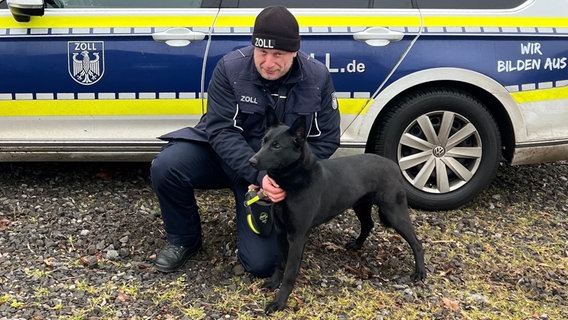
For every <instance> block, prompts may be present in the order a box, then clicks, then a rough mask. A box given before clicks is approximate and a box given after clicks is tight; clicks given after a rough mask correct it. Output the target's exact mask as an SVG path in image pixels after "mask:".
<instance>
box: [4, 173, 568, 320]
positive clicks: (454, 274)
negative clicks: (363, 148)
mask: <svg viewBox="0 0 568 320" xmlns="http://www.w3.org/2000/svg"><path fill="white" fill-rule="evenodd" d="M567 194H568V163H567V162H559V163H555V164H544V165H531V166H521V167H509V166H504V167H503V168H501V170H500V172H499V175H498V177H497V179H496V180H495V182H494V183H493V184H492V185H491V186H490V187H489V188H488V189H487V190H486V191H485V192H484V193H483V194H482V195H480V196H479V197H477V198H476V199H475V200H474V201H472V202H471V203H470V204H468V205H467V206H464V207H462V208H460V209H458V210H452V211H447V212H426V211H418V210H411V214H412V217H413V219H414V223H415V225H416V229H417V233H418V235H419V238H421V239H422V241H423V244H424V248H425V250H426V262H427V269H428V271H429V275H428V279H427V280H426V281H425V282H424V283H420V284H412V283H411V282H410V280H409V275H410V273H411V271H412V269H413V263H414V262H413V259H412V254H411V252H410V249H409V248H408V246H407V245H406V243H405V242H403V240H401V239H400V237H399V236H398V235H396V234H395V233H394V232H392V231H389V230H385V229H384V228H382V227H379V226H377V227H376V228H375V231H374V232H373V234H372V236H371V237H369V240H368V242H367V243H366V244H365V247H364V248H363V249H362V250H360V251H358V252H349V251H345V250H344V249H343V244H344V243H345V242H347V241H348V240H349V238H350V237H353V236H355V235H356V234H357V230H358V227H357V224H356V220H355V218H354V217H353V215H351V214H345V215H342V216H341V217H340V218H338V219H336V220H334V221H333V222H330V223H328V224H326V225H324V226H321V227H319V228H317V229H316V230H315V232H314V234H312V237H311V240H310V242H309V244H308V246H307V248H306V253H305V256H304V264H303V268H302V270H301V274H300V277H299V279H298V283H297V285H296V288H295V291H294V293H293V294H292V296H291V298H290V301H289V303H288V309H287V310H285V311H283V312H280V313H277V314H276V315H275V317H274V318H285V319H403V318H405V319H504V318H506V319H507V318H508V319H565V318H566V316H568V302H567V301H568V289H567V283H566V282H567V280H568V231H567V225H568V224H567V220H568V219H567V217H568V197H567ZM198 201H199V204H200V208H201V210H202V217H203V225H204V228H203V229H204V234H205V239H204V248H203V249H202V250H201V251H200V253H199V254H197V255H196V256H195V257H194V258H192V260H191V261H190V262H189V263H188V264H187V265H186V266H185V267H184V268H183V270H181V271H180V272H176V273H172V274H161V273H159V272H157V271H156V270H155V269H154V267H153V259H154V258H155V253H156V251H157V250H158V249H159V248H161V247H162V246H163V245H164V244H165V236H164V234H163V231H162V227H161V224H162V222H161V218H160V216H159V210H158V207H157V201H156V198H155V196H154V194H153V192H152V190H151V188H150V184H149V178H148V164H132V163H129V164H112V163H53V164H50V163H48V164H45V163H42V164H39V163H18V164H11V163H0V319H256V318H261V317H263V313H262V309H263V307H264V305H265V304H266V303H267V302H268V301H269V300H270V299H271V297H272V294H271V293H269V292H266V291H264V290H261V289H259V287H260V284H261V283H262V280H259V279H255V278H253V277H251V276H250V275H248V274H246V273H244V272H243V271H242V268H241V267H240V266H239V265H238V264H237V263H236V261H235V260H236V258H235V248H236V239H235V235H234V233H233V230H234V221H233V210H232V209H231V208H232V207H233V205H234V204H233V203H232V201H231V197H230V196H229V193H228V192H227V191H226V190H219V191H207V192H201V193H199V194H198Z"/></svg>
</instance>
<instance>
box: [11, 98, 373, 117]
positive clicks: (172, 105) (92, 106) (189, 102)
mask: <svg viewBox="0 0 568 320" xmlns="http://www.w3.org/2000/svg"><path fill="white" fill-rule="evenodd" d="M8 95H10V94H0V117H2V116H12V117H16V116H116V115H201V114H202V110H203V109H205V108H206V107H205V106H206V105H207V101H206V100H205V101H203V102H202V100H201V99H96V100H80V99H72V97H69V96H68V97H67V98H68V99H62V100H54V99H53V96H52V95H51V94H42V95H40V98H38V97H37V95H36V99H35V100H32V95H31V94H22V95H21V96H18V97H19V98H22V99H18V100H12V99H11V98H8V97H6V96H8ZM38 95H39V94H38ZM50 95H51V96H50ZM71 95H72V94H71ZM58 97H59V95H58ZM40 100H41V101H40ZM338 100H339V109H340V110H341V113H343V114H357V113H359V111H360V110H361V109H362V108H363V107H364V106H365V104H366V103H367V99H338ZM202 103H203V106H204V107H203V108H202Z"/></svg>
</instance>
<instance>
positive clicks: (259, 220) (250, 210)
mask: <svg viewBox="0 0 568 320" xmlns="http://www.w3.org/2000/svg"><path fill="white" fill-rule="evenodd" d="M244 206H245V208H246V211H247V223H248V226H249V228H250V229H251V230H252V232H254V233H255V234H257V235H259V236H262V237H268V236H269V235H270V234H271V233H272V228H273V225H274V223H273V221H272V212H271V210H270V209H271V207H272V202H268V201H264V200H260V196H259V195H258V193H257V192H256V191H255V190H249V191H248V192H247V193H246V195H245V203H244Z"/></svg>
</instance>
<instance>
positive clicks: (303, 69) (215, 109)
mask: <svg viewBox="0 0 568 320" xmlns="http://www.w3.org/2000/svg"><path fill="white" fill-rule="evenodd" d="M279 87H284V88H285V90H284V92H285V96H286V98H285V100H284V103H285V108H284V115H283V119H280V120H281V121H282V122H284V123H285V124H287V125H291V124H292V123H293V121H294V120H295V119H296V118H297V117H298V116H299V115H307V116H308V117H307V118H308V120H307V121H309V123H308V128H310V130H309V134H308V143H309V145H310V147H311V149H312V151H313V152H314V153H315V154H316V156H317V157H318V158H320V159H324V158H329V157H330V156H331V155H332V154H333V153H334V152H335V150H336V149H337V148H338V146H339V135H340V128H339V121H340V119H339V111H338V108H337V100H336V98H335V89H334V87H333V83H332V80H331V76H330V74H329V72H328V70H327V68H326V67H325V66H324V65H323V64H322V63H321V62H319V61H317V60H315V59H313V58H312V57H310V56H308V55H306V54H304V53H301V52H298V55H297V57H296V58H295V61H294V65H293V67H292V68H291V70H290V72H289V74H288V75H287V76H285V77H284V79H283V80H282V83H281V84H280V85H279ZM280 92H281V93H282V91H280ZM207 97H208V100H207V113H206V114H205V115H204V116H203V117H202V118H201V120H200V122H199V123H198V124H197V125H196V126H195V127H193V128H183V129H181V130H178V131H174V132H172V133H169V134H166V135H164V136H162V137H160V138H161V139H164V140H172V139H182V140H191V141H201V142H208V143H209V144H210V145H211V146H212V147H213V149H214V150H215V151H216V152H217V154H218V155H219V156H220V157H221V159H223V160H224V161H225V163H227V164H228V165H229V166H230V167H231V168H232V169H233V170H234V171H236V172H237V173H238V174H239V175H240V176H242V177H243V178H245V179H246V180H247V181H248V182H250V183H254V184H257V185H260V182H261V181H260V180H261V179H262V177H263V176H264V174H265V173H259V172H258V171H257V170H256V169H254V168H253V167H251V166H250V164H249V163H248V160H249V159H250V158H251V157H252V156H253V155H254V153H255V152H256V151H258V150H259V149H260V144H261V140H262V137H263V135H264V132H265V130H266V129H265V123H264V121H265V118H264V112H265V109H266V108H269V107H273V106H274V103H275V101H276V100H277V97H275V96H274V95H272V94H271V92H270V90H269V89H268V88H267V81H266V80H264V79H262V77H261V76H260V74H259V73H258V72H257V71H256V67H255V65H254V61H253V47H252V46H251V47H246V48H243V49H239V50H236V51H233V52H231V53H228V54H227V55H225V56H224V57H223V58H222V59H221V60H220V61H219V62H218V64H217V66H216V68H215V70H214V72H213V76H212V79H211V82H210V83H209V87H208V90H207Z"/></svg>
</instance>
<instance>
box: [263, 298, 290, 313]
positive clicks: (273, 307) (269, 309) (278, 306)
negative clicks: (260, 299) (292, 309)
mask: <svg viewBox="0 0 568 320" xmlns="http://www.w3.org/2000/svg"><path fill="white" fill-rule="evenodd" d="M285 307H286V304H285V303H280V302H278V301H276V300H274V301H272V302H271V303H269V304H268V305H267V306H266V308H264V313H266V314H267V315H270V314H271V313H273V312H276V311H279V310H284V308H285Z"/></svg>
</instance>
